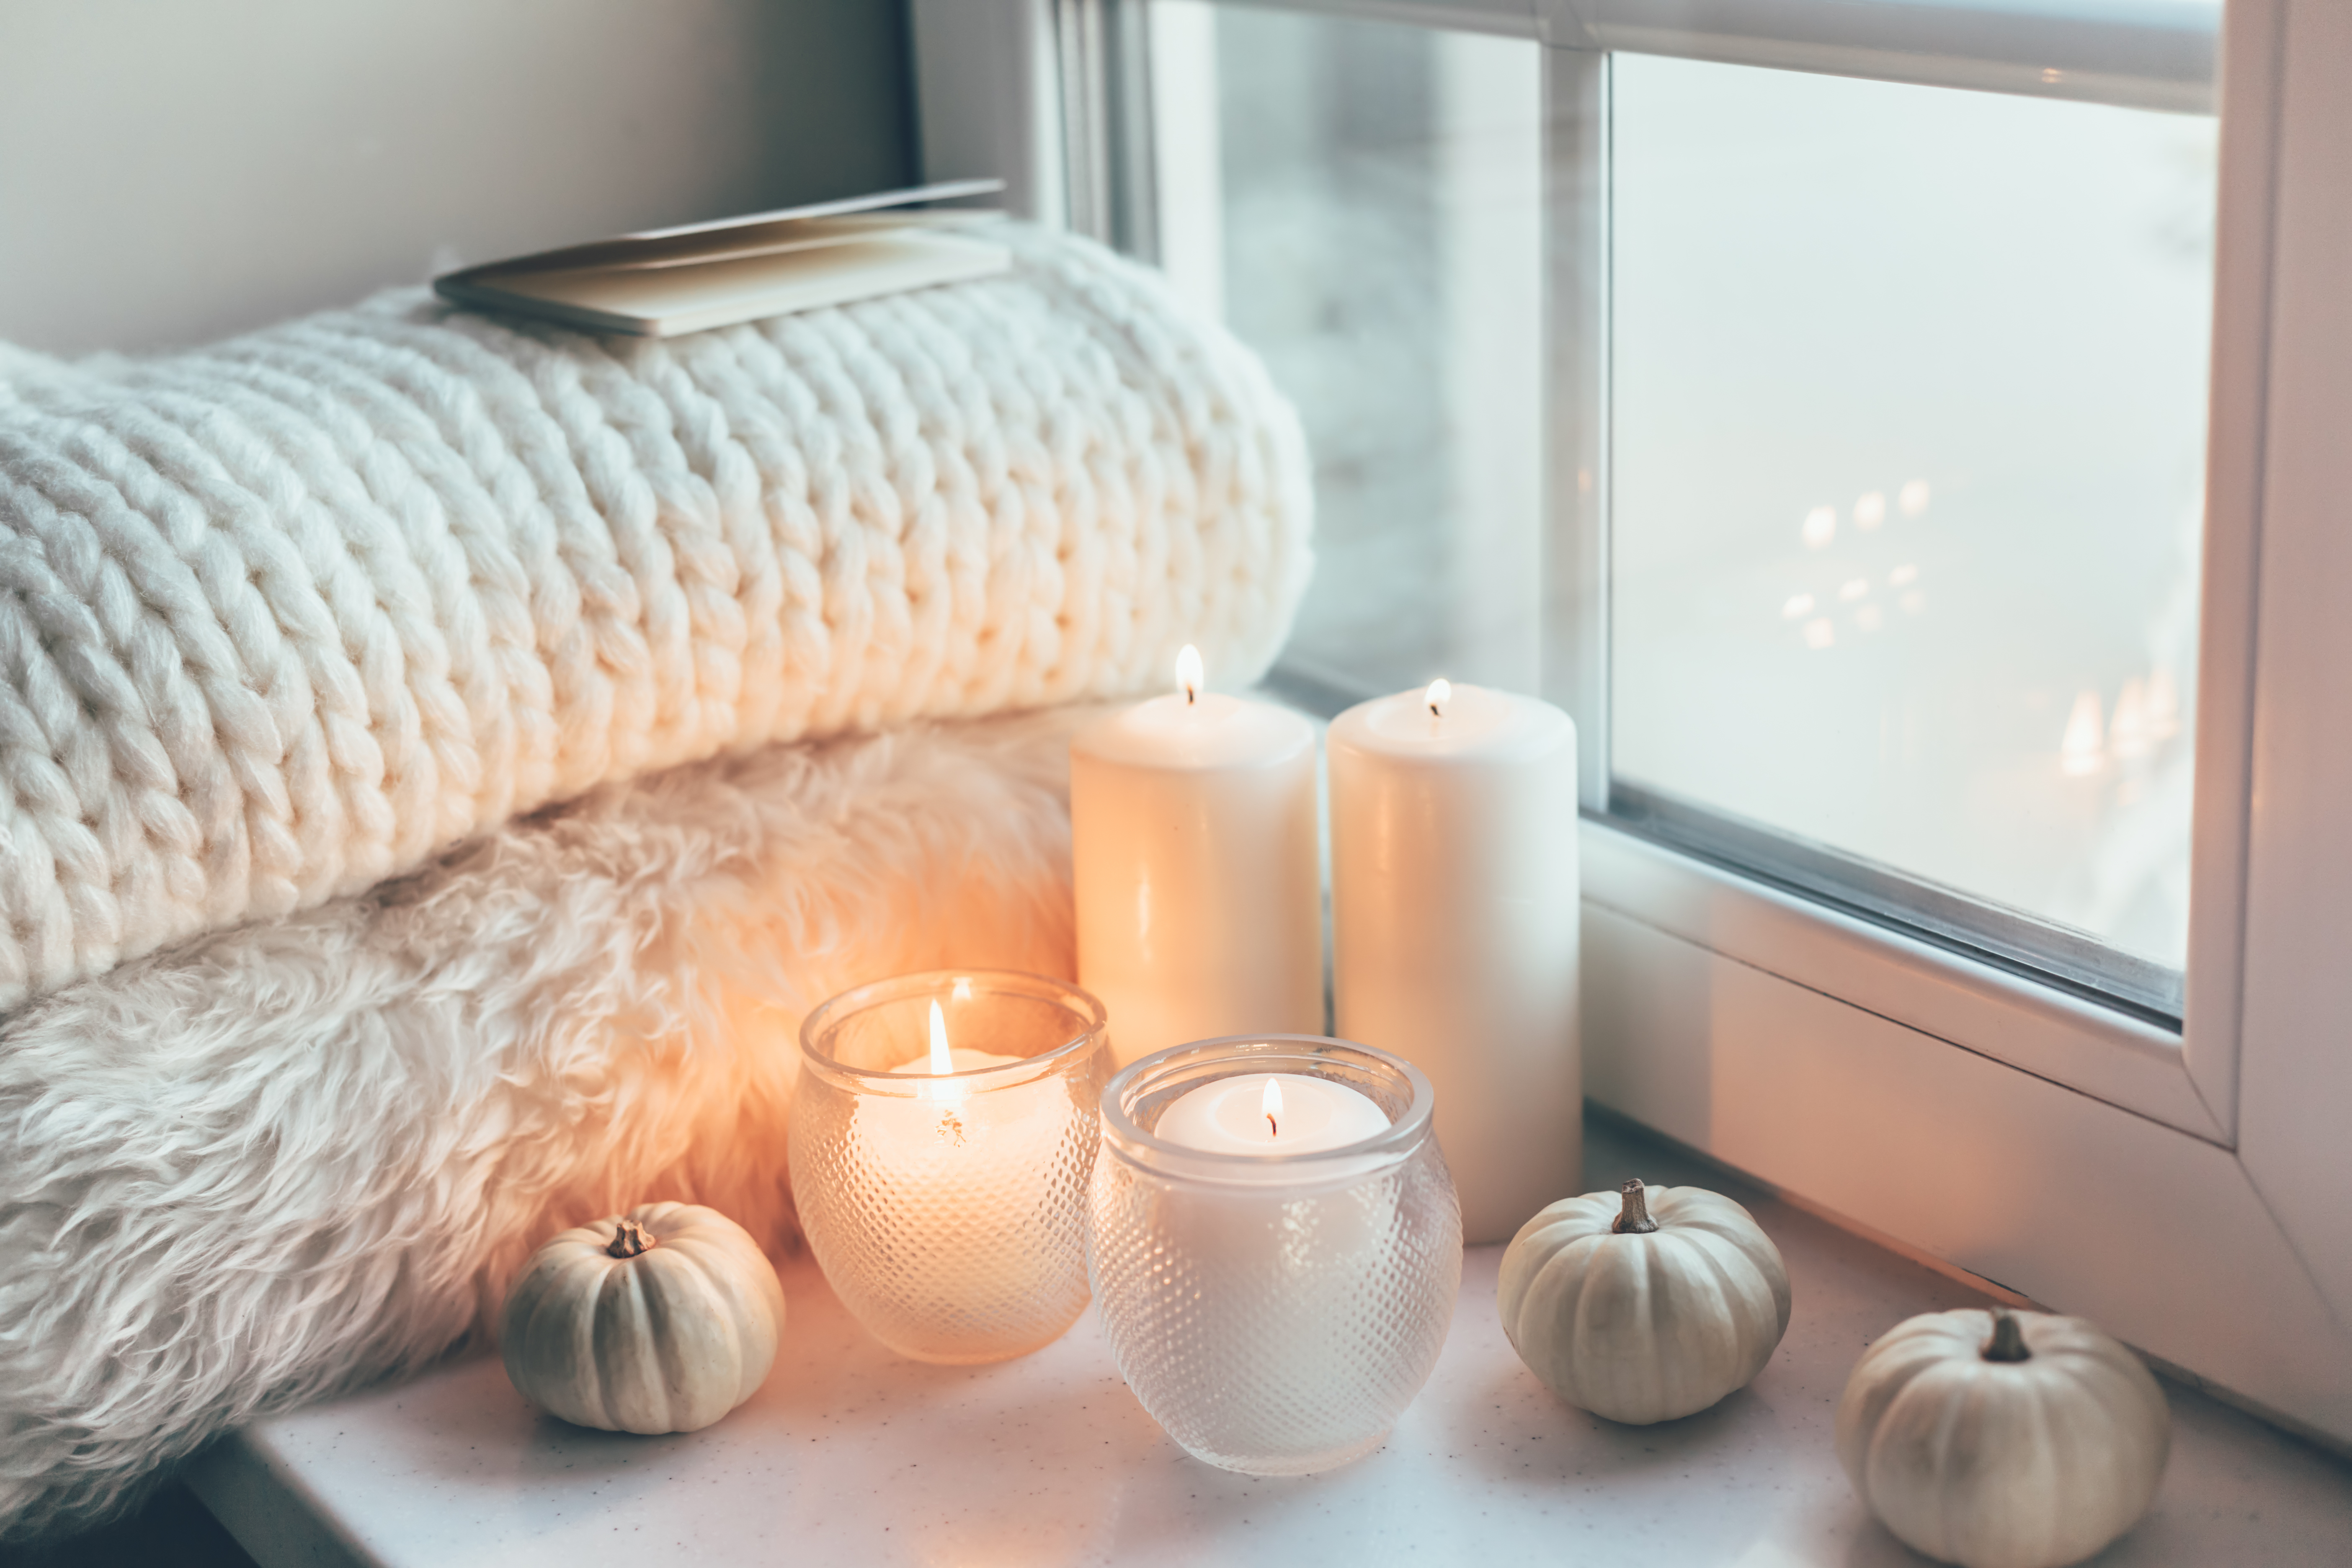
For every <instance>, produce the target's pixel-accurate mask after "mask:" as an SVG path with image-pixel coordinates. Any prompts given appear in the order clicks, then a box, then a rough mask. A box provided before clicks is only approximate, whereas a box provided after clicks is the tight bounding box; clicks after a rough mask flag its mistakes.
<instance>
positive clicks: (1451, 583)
mask: <svg viewBox="0 0 2352 1568" xmlns="http://www.w3.org/2000/svg"><path fill="white" fill-rule="evenodd" d="M1150 47H1151V60H1152V95H1151V96H1152V119H1153V142H1154V162H1155V165H1156V174H1157V183H1158V199H1159V202H1160V214H1159V224H1158V232H1159V234H1160V249H1161V260H1162V264H1163V265H1164V266H1165V267H1166V268H1168V270H1169V273H1170V276H1171V279H1173V280H1174V281H1175V282H1176V284H1177V286H1178V287H1179V288H1180V289H1182V290H1183V291H1185V292H1186V293H1188V294H1190V295H1191V296H1192V298H1193V299H1194V300H1196V301H1197V302H1199V303H1201V304H1202V305H1203V306H1205V307H1207V308H1209V309H1211V310H1215V311H1217V312H1219V313H1220V314H1222V316H1223V320H1224V321H1225V324H1226V325H1227V326H1228V327H1229V328H1231V329H1232V330H1233V331H1234V332H1235V333H1236V334H1238V335H1239V336H1240V337H1241V338H1242V339H1243V340H1244V342H1248V343H1249V344H1251V345H1252V346H1253V347H1255V349H1257V350H1258V352H1259V353H1262V354H1263V355H1265V360H1266V363H1268V365H1269V366H1270V367H1271V369H1272V371H1273V374H1274V378H1275V380H1276V383H1277V384H1279V385H1280V386H1281V387H1282V389H1283V390H1284V391H1285V392H1286V393H1287V394H1288V395H1289V396H1290V397H1291V398H1292V399H1293V400H1294V401H1295V402H1296V403H1297V405H1298V409H1299V414H1300V416H1301V417H1302V419H1303V420H1304V421H1305V423H1306V426H1307V440H1308V443H1309V445H1310V446H1311V447H1312V449H1313V451H1314V455H1315V479H1316V508H1317V517H1316V546H1315V548H1316V571H1315V577H1314V583H1313V586H1312V587H1311V588H1310V589H1309V591H1308V594H1307V601H1306V603H1305V605H1304V606H1303V607H1302V609H1301V611H1300V615H1299V620H1298V627H1297V633H1296V635H1295V636H1294V637H1293V639H1292V641H1291V644H1290V647H1289V648H1288V649H1287V651H1286V654H1285V655H1284V658H1283V667H1284V669H1285V670H1286V672H1287V673H1289V674H1290V675H1291V676H1293V677H1294V678H1301V677H1303V678H1304V679H1307V680H1309V681H1313V682H1316V683H1318V684H1319V685H1321V686H1323V687H1326V688H1328V689H1331V693H1332V695H1334V696H1335V697H1352V696H1362V695H1369V694H1370V693H1373V692H1381V691H1390V690H1395V689H1401V688H1403V687H1406V686H1410V685H1414V684H1418V683H1420V682H1423V681H1426V680H1428V679H1431V678H1432V677H1433V676H1437V675H1446V676H1449V677H1452V678H1454V679H1469V680H1477V681H1484V682H1488V683H1492V684H1496V685H1502V686H1508V687H1513V688H1516V689H1522V690H1525V689H1533V688H1534V686H1535V684H1536V679H1537V671H1536V668H1535V665H1536V648H1537V632H1538V626H1537V614H1538V578H1537V574H1536V570H1535V568H1536V563H1537V558H1538V534H1537V530H1538V507H1539V504H1540V497H1539V494H1538V484H1539V466H1540V452H1539V450H1538V435H1539V409H1540V396H1541V366H1542V361H1541V343H1540V341H1539V338H1538V331H1537V326H1536V323H1537V322H1538V321H1539V320H1540V319H1541V300H1540V292H1539V291H1540V288H1541V272H1540V248H1539V247H1540V243H1541V223H1540V199H1541V191H1542V163H1541V159H1542V135H1541V114H1542V108H1541V90H1542V89H1541V65H1540V58H1539V54H1538V48H1537V47H1536V46H1535V45H1534V44H1533V43H1530V42H1528V41H1525V40H1517V39H1506V38H1495V37H1481V36H1476V35H1471V34H1460V33H1446V32H1441V31H1433V30H1429V29H1424V28H1420V27H1413V26H1398V25H1391V24H1383V23H1371V22H1360V21H1350V20H1344V19H1339V18H1336V17H1329V16H1299V15H1290V14H1285V13H1283V12H1279V11H1264V10H1257V9H1254V8H1250V7H1246V6H1230V7H1229V6H1218V5H1200V4H1187V3H1183V0H1160V3H1159V4H1157V5H1154V6H1153V8H1152V23H1151V33H1150Z"/></svg>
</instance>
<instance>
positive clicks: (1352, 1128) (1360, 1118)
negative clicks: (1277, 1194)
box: [1152, 1072, 1390, 1154]
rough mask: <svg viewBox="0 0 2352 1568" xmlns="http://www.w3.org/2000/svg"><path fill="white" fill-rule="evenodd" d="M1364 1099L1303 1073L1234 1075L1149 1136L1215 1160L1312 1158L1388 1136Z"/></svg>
mask: <svg viewBox="0 0 2352 1568" xmlns="http://www.w3.org/2000/svg"><path fill="white" fill-rule="evenodd" d="M1389 1127H1390V1121H1389V1118H1388V1113H1387V1112H1386V1111H1384V1110H1381V1108H1380V1105H1379V1103H1378V1102H1377V1101H1375V1100H1373V1099H1372V1097H1371V1096H1370V1095H1368V1094H1366V1093H1364V1092H1363V1091H1362V1090H1360V1089H1349V1087H1348V1086H1347V1085H1346V1084H1344V1083H1333V1082H1332V1081H1331V1080H1330V1079H1321V1078H1309V1077H1307V1075H1306V1074H1304V1073H1289V1072H1282V1073H1268V1072H1253V1073H1242V1074H1239V1075H1238V1076H1236V1077H1234V1078H1221V1079H1217V1080H1216V1081H1215V1082H1214V1083H1205V1084H1202V1086H1201V1087H1200V1088H1198V1089H1193V1090H1192V1091H1191V1092H1189V1093H1188V1094H1186V1095H1185V1096H1184V1097H1183V1098H1182V1099H1181V1100H1178V1101H1177V1102H1176V1103H1175V1104H1173V1105H1171V1106H1170V1107H1169V1108H1168V1109H1167V1110H1163V1111H1161V1112H1160V1122H1159V1125H1158V1126H1156V1127H1154V1128H1153V1129H1152V1134H1153V1136H1155V1137H1157V1138H1160V1139H1162V1140H1164V1141H1165V1142H1170V1143H1177V1144H1181V1145H1182V1146H1183V1147H1185V1148H1187V1149H1205V1150H1208V1151H1210V1152H1213V1153H1219V1154H1319V1153H1321V1152H1324V1151H1325V1150H1327V1149H1344V1148H1346V1147H1347V1146H1348V1145H1349V1144H1350V1143H1360V1142H1363V1141H1364V1140H1365V1139H1367V1138H1370V1137H1373V1136H1374V1135H1376V1134H1378V1133H1381V1132H1385V1131H1388V1130H1389Z"/></svg>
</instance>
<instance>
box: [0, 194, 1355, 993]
mask: <svg viewBox="0 0 2352 1568" xmlns="http://www.w3.org/2000/svg"><path fill="white" fill-rule="evenodd" d="M1012 239H1013V246H1014V250H1015V255H1016V264H1015V267H1014V269H1013V271H1012V272H1011V273H1010V274H1009V275H1006V276H1004V277H1002V278H997V279H987V280H983V281H979V282H973V283H965V284H960V285H955V286H951V287H947V288H940V289H926V290H921V291H919V292H915V293H910V294H902V295H898V296H893V297H889V298H885V299H880V300H870V301H866V302H865V303H861V304H856V305H852V306H848V307H845V308H841V309H836V310H819V311H814V312H811V313H808V314H805V315H799V316H790V317H785V318H782V319H779V320H776V321H768V322H763V323H758V324H754V325H749V326H741V327H734V328H729V329H726V330H724V331H712V332H706V333H700V334H698V335H695V336H691V337H687V338H680V339H676V340H671V341H666V342H638V341H624V340H617V339H604V338H596V337H593V336H586V335H583V334H580V333H576V332H572V331H564V330H562V329H559V328H555V327H551V326H545V325H541V324H536V323H529V322H521V321H502V320H494V319H491V318H488V317H482V316H474V315H467V314H463V313H455V312H452V311H451V310H448V309H447V308H446V307H444V306H442V305H440V304H438V303H436V302H435V301H433V300H429V299H428V298H427V297H426V296H425V294H424V293H423V292H422V291H421V290H414V289H412V290H404V291H399V292H395V293H392V294H387V295H384V296H383V297H381V298H379V299H377V300H374V301H373V302H371V303H370V304H369V305H367V306H365V307H363V308H362V309H358V310H341V311H331V312H327V313H325V314H321V315H317V316H312V317H309V318H307V319H304V320H301V321H294V322H291V323H289V324H288V325H285V326H281V327H277V328H273V329H270V330H268V331H261V332H257V333H254V334H252V335H250V336H247V337H243V338H239V339H236V340H234V341H232V342H226V343H223V344H220V345H218V346H216V347H214V348H210V349H205V350H201V351H197V352H193V353H182V354H175V355H173V356H170V357H166V358H162V359H153V360H141V361H120V360H117V361H100V362H83V363H60V362H56V361H50V360H46V359H42V358H40V357H38V356H34V355H29V354H26V353H21V352H5V351H0V916H5V918H0V1007H5V1006H9V1005H15V1004H16V1003H18V1002H21V1001H23V1000H24V999H25V998H26V997H28V996H34V995H38V994H42V993H45V992H47V991H51V990H54V989H55V988H57V987H58V986H60V985H63V984H68V983H69V982H71V981H74V980H76V979H78V978H80V977H84V976H89V975H94V974H98V973H103V972H105V971H106V970H108V969H109V968H110V967H111V966H113V965H115V964H117V963H121V962H123V961H124V960H126V959H130V958H133V957H136V956H138V955H141V954H143V953H148V952H153V951H155V950H156V949H158V948H160V947H162V946H163V945H164V944H165V943H168V942H176V941H180V940H182V939H185V938H188V937H192V936H195V935H198V934H200V933H203V932H206V931H220V930H225V929H227V928H229V927H233V926H236V925H237V924H239V923H241V922H246V921H256V920H268V919H273V918H277V917H280V916H284V915H286V914H289V913H290V912H292V911H295V910H302V909H308V908H312V907H315V906H317V905H319V904H320V903H321V902H323V901H325V900H329V899H331V898H334V897H337V896H339V895H352V894H357V893H361V892H363V891H365V890H366V889H370V888H373V887H374V886H375V885H376V884H378V883H380V882H382V881H383V880H384V879H387V878H391V877H396V876H400V875H402V874H404V873H406V872H410V871H413V870H415V869H416V868H419V867H421V866H423V865H425V864H426V863H427V861H429V860H430V859H431V858H433V857H434V856H435V855H436V854H437V853H439V852H441V851H443V850H445V849H446V848H448V847H451V846H453V845H456V844H458V843H460V842H462V841H465V840H467V839H468V838H472V837H477V836H478V835H480V834H482V833H484V832H485V831H487V830H488V829H490V828H492V827H495V826H497V825H498V824H499V823H501V822H503V821H506V820H508V819H509V818H510V817H512V816H516V815H518V814H520V813H524V812H528V811H530V810H533V809H535V808H537V807H539V806H541V805H546V804H548V803H550V802H557V801H563V800H569V799H572V798H574V797H577V796H578V795H581V794H583V792H585V791H587V790H589V789H591V788H593V787H595V786H596V785H598V784H605V783H608V782H612V781H615V780H620V779H626V778H630V777H634V776H636V775H638V774H641V773H646V772H648V771H650V770H654V769H658V768H665V767H669V766H674V765H676V764H678V763H687V762H692V761H695V760H697V759H701V758H708V757H713V756H716V755H719V754H720V753H724V752H746V751H749V750H751V749H752V748H755V747H758V746H760V745H762V744H765V743H767V742H774V741H780V740H792V739H796V738H803V737H822V736H826V735H833V734H838V733H842V732H845V731H855V730H861V729H871V728H873V727H875V726H877V725H881V724H886V723H893V722H899V721H907V720H911V719H918V718H926V717H945V716H958V715H977V714H983V713H988V712H992V711H997V710H1004V709H1011V708H1024V707H1034V706H1038V705H1042V704H1046V703H1053V702H1059V701H1065V700H1071V699H1074V698H1080V697H1087V696H1104V695H1110V694H1115V693H1122V692H1128V691H1131V690H1134V689H1138V688H1139V687H1143V686H1148V685H1151V684H1155V683H1157V682H1159V681H1160V680H1163V679H1166V671H1167V669H1168V668H1169V664H1170V661H1171V658H1172V657H1173V655H1174V653H1175V651H1176V649H1177V647H1179V646H1180V645H1181V644H1182V643H1184V642H1187V641H1190V642H1194V643H1197V644H1199V645H1200V647H1201V648H1202V652H1203V653H1204V654H1205V655H1207V656H1208V658H1209V663H1210V668H1211V671H1212V673H1213V676H1216V677H1219V678H1221V679H1222V680H1246V679H1250V678H1252V677H1254V676H1255V674H1256V673H1258V672H1259V671H1260V670H1262V669H1263V668H1264V667H1265V664H1266V663H1267V662H1268V661H1269V660H1270V659H1271V658H1272V657H1273V655H1274V653H1275V651H1276V647H1278V646H1279V643H1280V641H1281V638H1282V637H1283V636H1284V635H1285V633H1286V630H1287V626H1288V623H1289V618H1290V614H1291V611H1292V609H1293V607H1294V606H1295V605H1296V603H1297V596H1298V595H1299V593H1300V592H1301V590H1302V589H1303V587H1304V584H1305V580H1306V573H1307V531H1308V527H1309V514H1310V500H1309V490H1308V470H1307V458H1306V452H1305V447H1304V445H1303V441H1302V439H1301V437H1300V435H1299V431H1298V426H1297V420H1296V418H1295V417H1294V416H1293V415H1292V413H1291V412H1290V410H1289V408H1288V406H1287V405H1286V404H1285V403H1284V402H1283V401H1282V399H1281V397H1280V396H1279V395H1277V394H1276V392H1275V391H1274V390H1273V388H1272V386H1271V384H1269V382H1268V381H1267V379H1266V377H1265V374H1264V371H1263V369H1262V368H1261V367H1260V365H1259V364H1258V363H1257V362H1256V360H1255V358H1253V357H1252V356H1251V355H1250V354H1249V353H1248V352H1247V351H1246V350H1244V349H1243V348H1241V347H1240V346H1239V345H1238V344H1237V343H1235V342H1234V341H1233V340H1232V339H1231V338H1229V337H1227V336H1226V335H1225V334H1224V333H1223V332H1222V331H1220V330H1218V329H1217V328H1216V327H1214V326H1213V325H1210V324H1208V323H1204V322H1202V321H1197V320H1194V319H1192V318H1189V317H1187V316H1186V315H1185V314H1183V313H1182V311H1181V310H1180V309H1179V308H1178V307H1177V305H1176V304H1175V302H1174V300H1173V298H1172V296H1171V294H1170V293H1169V292H1168V291H1167V289H1165V288H1164V287H1163V286H1162V285H1161V284H1160V281H1159V279H1158V278H1157V275H1156V274H1153V273H1151V272H1150V271H1148V270H1146V269H1143V268H1137V267H1135V266H1132V265H1130V264H1129V263H1127V262H1125V261H1122V260H1120V259H1119V258H1117V257H1114V256H1112V255H1111V254H1110V253H1108V251H1105V250H1103V249H1102V248H1100V247H1097V246H1095V245H1092V244H1090V243H1088V242H1087V241H1084V240H1079V239H1074V238H1067V237H1048V236H1044V235H1040V234H1037V233H1034V232H1029V231H1022V230H1016V231H1015V232H1014V233H1013V236H1012Z"/></svg>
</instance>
